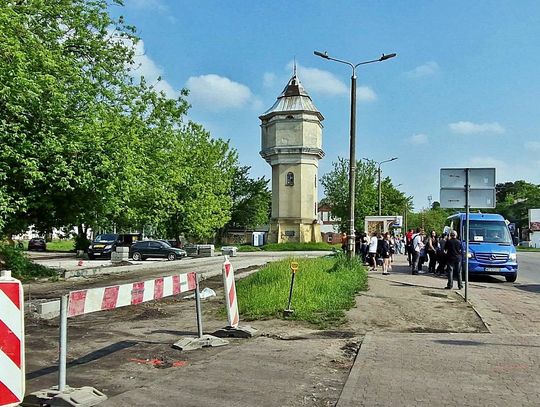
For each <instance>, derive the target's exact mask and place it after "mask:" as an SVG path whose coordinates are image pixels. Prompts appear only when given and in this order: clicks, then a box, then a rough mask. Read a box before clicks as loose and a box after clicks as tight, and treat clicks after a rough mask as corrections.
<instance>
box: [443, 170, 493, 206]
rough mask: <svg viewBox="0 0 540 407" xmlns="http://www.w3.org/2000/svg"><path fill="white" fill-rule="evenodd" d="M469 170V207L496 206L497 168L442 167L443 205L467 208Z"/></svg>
mask: <svg viewBox="0 0 540 407" xmlns="http://www.w3.org/2000/svg"><path fill="white" fill-rule="evenodd" d="M467 170H468V171H469V207H470V208H495V203H496V200H495V168H468V169H467V168H441V196H440V200H439V202H440V203H441V207H442V208H465V200H466V184H467V174H466V173H467Z"/></svg>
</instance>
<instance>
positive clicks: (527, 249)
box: [517, 246, 540, 252]
mask: <svg viewBox="0 0 540 407" xmlns="http://www.w3.org/2000/svg"><path fill="white" fill-rule="evenodd" d="M517 251H518V252H540V248H538V247H523V246H518V247H517Z"/></svg>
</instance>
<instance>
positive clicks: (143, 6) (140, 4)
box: [126, 0, 169, 13]
mask: <svg viewBox="0 0 540 407" xmlns="http://www.w3.org/2000/svg"><path fill="white" fill-rule="evenodd" d="M126 7H130V8H133V9H136V10H153V11H159V12H162V13H163V12H168V11H169V7H167V6H166V5H165V4H163V2H162V1H161V0H127V1H126Z"/></svg>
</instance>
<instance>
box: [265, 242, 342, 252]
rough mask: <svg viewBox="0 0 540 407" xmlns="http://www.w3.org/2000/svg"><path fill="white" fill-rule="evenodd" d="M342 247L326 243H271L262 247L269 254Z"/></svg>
mask: <svg viewBox="0 0 540 407" xmlns="http://www.w3.org/2000/svg"><path fill="white" fill-rule="evenodd" d="M340 248H341V245H331V244H328V243H324V242H317V243H292V242H291V243H269V244H265V245H264V246H262V250H265V251H269V252H280V251H310V250H312V251H324V250H330V251H332V250H334V249H340Z"/></svg>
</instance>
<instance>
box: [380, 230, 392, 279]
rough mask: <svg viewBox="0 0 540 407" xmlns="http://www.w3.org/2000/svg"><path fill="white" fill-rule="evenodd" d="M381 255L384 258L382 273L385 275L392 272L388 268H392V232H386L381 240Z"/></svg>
mask: <svg viewBox="0 0 540 407" xmlns="http://www.w3.org/2000/svg"><path fill="white" fill-rule="evenodd" d="M380 250H381V257H382V260H383V264H382V273H383V275H385V276H386V275H388V274H390V273H389V272H388V270H389V269H390V234H389V233H388V232H386V233H385V234H384V236H383V239H382V241H381V248H380Z"/></svg>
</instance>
